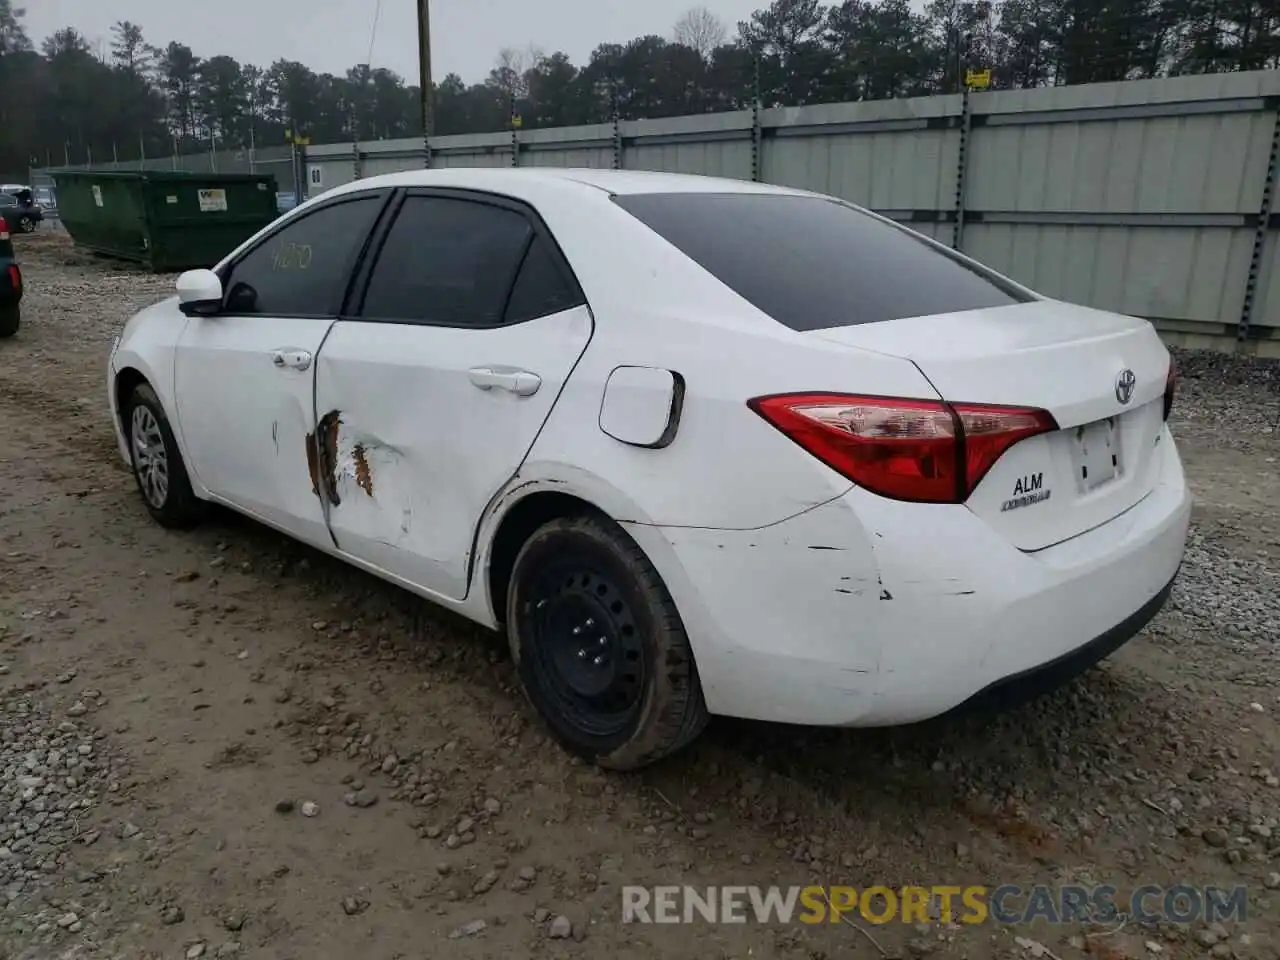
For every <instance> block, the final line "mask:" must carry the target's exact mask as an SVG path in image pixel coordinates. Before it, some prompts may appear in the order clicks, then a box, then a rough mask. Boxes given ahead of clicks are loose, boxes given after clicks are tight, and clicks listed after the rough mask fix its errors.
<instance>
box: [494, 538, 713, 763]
mask: <svg viewBox="0 0 1280 960" xmlns="http://www.w3.org/2000/svg"><path fill="white" fill-rule="evenodd" d="M507 636H508V640H509V641H510V644H511V653H512V657H513V659H514V660H515V663H516V667H517V670H518V672H519V677H520V682H521V685H522V686H523V688H524V691H525V695H526V696H527V697H528V698H529V700H530V702H531V703H532V704H533V706H534V708H535V709H536V710H537V711H538V712H539V713H540V714H541V715H542V717H543V718H544V719H545V720H546V722H547V724H548V725H549V727H550V728H551V731H552V733H553V734H554V735H555V737H556V739H557V740H559V741H560V743H561V744H562V745H563V746H564V747H565V748H566V749H568V750H569V751H571V752H572V753H575V754H577V755H579V756H582V757H584V758H586V759H588V760H590V761H592V762H593V763H596V764H598V765H599V766H601V767H607V768H610V769H614V770H628V769H634V768H637V767H641V766H645V765H646V764H649V763H652V762H654V761H655V760H659V759H661V758H662V757H664V756H666V755H668V754H670V753H673V752H674V751H676V750H678V749H680V748H681V747H683V746H685V745H686V744H687V743H689V742H690V741H691V740H693V739H694V738H695V737H696V736H697V735H698V734H699V733H701V732H702V729H703V727H705V726H706V723H707V718H708V717H707V708H706V704H705V702H704V701H703V697H702V688H701V686H700V685H699V682H698V672H697V668H696V666H695V664H694V660H693V651H692V649H691V648H690V645H689V638H688V636H687V635H686V633H685V630H684V625H683V623H682V622H681V620H680V615H679V613H678V611H677V610H676V606H675V602H674V601H673V600H672V599H671V595H670V594H669V593H668V592H667V589H666V586H665V585H664V584H663V582H662V579H661V578H660V577H659V576H658V572H657V570H655V569H654V568H653V565H652V564H651V563H650V562H649V560H648V558H647V557H646V556H645V555H644V552H643V551H642V550H641V549H640V548H639V546H637V544H636V543H635V541H633V540H632V539H631V538H630V537H629V536H627V534H626V532H625V531H623V530H622V528H621V527H619V526H618V525H617V524H616V523H614V522H612V521H611V520H607V519H605V518H603V517H594V516H579V517H568V518H563V519H558V520H553V521H551V522H549V523H547V524H546V525H544V526H543V527H541V528H540V529H539V530H538V531H537V532H535V533H534V534H533V536H531V537H530V538H529V540H528V541H527V542H526V543H525V545H524V547H523V548H522V549H521V551H520V553H519V555H518V556H517V557H516V562H515V568H514V570H513V571H512V576H511V585H510V588H509V590H508V593H507Z"/></svg>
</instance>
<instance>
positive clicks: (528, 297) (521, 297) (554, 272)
mask: <svg viewBox="0 0 1280 960" xmlns="http://www.w3.org/2000/svg"><path fill="white" fill-rule="evenodd" d="M583 303H585V300H584V299H583V297H582V295H581V294H580V293H579V292H578V289H577V285H576V284H574V283H572V282H571V281H570V280H569V278H568V277H567V276H565V272H564V268H563V267H562V266H561V264H560V261H559V259H558V258H557V257H556V254H555V251H554V250H553V249H552V246H551V241H549V240H547V239H546V238H544V237H541V236H535V237H534V238H533V243H531V244H530V245H529V250H528V252H527V253H526V254H525V255H524V262H523V263H521V264H520V272H519V273H517V274H516V282H515V286H513V287H512V288H511V297H510V299H509V300H508V301H507V313H506V317H505V319H506V322H507V323H520V322H521V321H523V320H535V319H537V318H538V317H545V316H547V315H549V314H552V313H559V312H560V311H561V310H568V309H570V308H571V307H577V306H581V305H582V304H583Z"/></svg>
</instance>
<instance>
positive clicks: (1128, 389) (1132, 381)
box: [1116, 367, 1138, 403]
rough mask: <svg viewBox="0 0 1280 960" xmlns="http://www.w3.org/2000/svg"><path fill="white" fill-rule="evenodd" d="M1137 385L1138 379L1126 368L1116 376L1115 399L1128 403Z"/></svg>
mask: <svg viewBox="0 0 1280 960" xmlns="http://www.w3.org/2000/svg"><path fill="white" fill-rule="evenodd" d="M1137 385H1138V378H1137V376H1136V375H1135V374H1134V372H1133V371H1132V370H1130V369H1128V368H1127V367H1126V368H1125V369H1124V370H1121V371H1120V372H1119V373H1117V374H1116V399H1117V400H1119V401H1120V402H1121V403H1128V402H1129V401H1130V400H1132V399H1133V388H1134V387H1136V386H1137Z"/></svg>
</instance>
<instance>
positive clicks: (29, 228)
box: [18, 217, 36, 233]
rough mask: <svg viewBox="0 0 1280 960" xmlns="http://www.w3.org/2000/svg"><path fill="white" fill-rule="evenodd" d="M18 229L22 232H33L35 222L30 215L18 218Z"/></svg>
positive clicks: (34, 230)
mask: <svg viewBox="0 0 1280 960" xmlns="http://www.w3.org/2000/svg"><path fill="white" fill-rule="evenodd" d="M18 229H19V230H20V231H21V232H22V233H35V232H36V222H35V221H34V220H32V219H31V218H30V217H22V218H21V219H19V220H18Z"/></svg>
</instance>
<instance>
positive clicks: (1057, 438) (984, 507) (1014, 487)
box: [811, 300, 1169, 550]
mask: <svg viewBox="0 0 1280 960" xmlns="http://www.w3.org/2000/svg"><path fill="white" fill-rule="evenodd" d="M811 335H812V336H815V337H819V338H822V339H830V340H834V341H836V342H838V343H847V344H851V345H856V346H860V347H864V348H866V349H869V350H878V351H882V352H885V353H889V354H895V355H900V356H904V357H906V358H908V359H910V360H911V361H912V362H913V363H915V365H916V366H917V367H919V368H920V369H921V370H922V371H923V372H924V374H925V376H927V377H928V378H929V381H930V383H932V384H933V386H934V387H935V389H936V390H937V391H938V394H939V395H940V396H942V397H943V398H944V399H946V400H949V401H952V402H964V401H974V402H981V403H989V404H1005V405H1010V406H1032V407H1039V408H1042V409H1045V410H1048V411H1049V412H1050V413H1051V414H1053V416H1054V419H1055V420H1056V421H1057V423H1058V426H1059V427H1060V428H1062V429H1061V430H1059V431H1058V432H1056V433H1052V434H1045V435H1042V436H1038V437H1032V438H1030V439H1027V440H1024V441H1022V442H1021V443H1019V444H1017V445H1016V446H1015V447H1014V448H1013V449H1011V450H1009V451H1008V452H1007V453H1006V454H1005V455H1004V456H1003V457H1001V458H1000V460H999V461H998V462H997V464H996V465H995V467H994V468H993V469H992V470H991V472H990V473H988V474H987V476H986V477H985V478H984V480H983V482H982V483H981V484H980V485H979V487H978V489H977V490H976V491H974V493H973V494H972V495H971V497H970V499H969V501H968V506H969V508H970V509H971V510H973V511H975V512H976V513H978V514H980V515H981V516H983V517H984V518H985V519H986V520H987V522H988V523H990V524H992V525H993V526H994V527H995V528H996V529H998V530H1000V531H1001V532H1002V533H1003V534H1004V535H1005V536H1006V537H1007V538H1008V539H1009V541H1010V542H1011V543H1013V544H1014V545H1015V546H1017V547H1019V548H1021V549H1024V550H1038V549H1042V548H1044V547H1047V546H1051V545H1052V544H1054V543H1060V542H1062V541H1063V540H1066V539H1068V538H1070V537H1073V536H1076V535H1077V534H1080V533H1083V532H1084V531H1086V530H1091V529H1093V528H1094V527H1096V526H1098V525H1099V524H1102V523H1105V522H1106V521H1108V520H1110V519H1111V518H1112V517H1114V516H1116V515H1118V514H1120V513H1122V512H1123V511H1125V510H1127V509H1129V508H1130V507H1131V506H1133V505H1134V504H1135V503H1137V502H1138V501H1139V500H1141V499H1142V497H1144V496H1146V494H1147V491H1149V490H1150V489H1151V488H1152V486H1153V485H1154V482H1155V463H1154V461H1155V456H1154V452H1155V444H1156V442H1157V439H1158V437H1159V435H1160V431H1161V429H1162V427H1163V426H1164V423H1163V419H1162V416H1161V414H1162V400H1163V397H1164V388H1165V373H1166V371H1167V370H1168V368H1169V352H1168V350H1166V349H1165V346H1164V344H1163V342H1161V340H1160V337H1159V335H1158V334H1157V333H1156V332H1155V329H1154V328H1153V327H1152V326H1151V324H1150V323H1148V322H1147V321H1145V320H1139V319H1136V318H1134V317H1124V316H1120V315H1118V314H1113V313H1104V312H1103V311H1101V310H1092V309H1090V308H1088V307H1080V306H1076V305H1074V304H1069V303H1062V302H1060V301H1056V300H1038V301H1036V302H1034V303H1024V304H1018V305H1016V306H1010V307H1000V308H997V309H994V310H970V311H967V312H966V313H964V314H963V315H961V314H941V315H938V316H932V317H909V318H906V319H902V320H890V321H888V322H885V323H868V324H862V325H859V326H849V327H840V328H836V329H832V330H821V331H813V332H812V334H811ZM904 347H905V349H904ZM1125 369H1129V370H1132V371H1133V373H1134V375H1135V378H1136V386H1135V388H1134V392H1133V395H1132V396H1131V397H1130V398H1129V399H1128V400H1127V401H1125V402H1123V403H1122V402H1120V400H1118V399H1117V397H1116V395H1115V391H1114V383H1115V378H1116V376H1117V375H1118V374H1119V373H1120V371H1122V370H1125ZM1108 418H1114V420H1115V429H1114V432H1113V433H1112V435H1111V437H1110V438H1106V437H1104V438H1103V439H1102V440H1101V441H1099V444H1098V446H1099V447H1101V446H1103V444H1104V443H1105V441H1106V440H1107V439H1111V440H1113V441H1114V442H1115V448H1114V450H1112V449H1107V450H1104V451H1103V452H1104V453H1107V454H1108V455H1109V454H1111V453H1114V454H1115V455H1116V458H1117V460H1116V463H1115V464H1114V468H1115V471H1116V475H1115V476H1114V477H1109V472H1108V477H1107V479H1106V482H1105V483H1099V480H1100V479H1102V478H1101V477H1100V476H1099V473H1098V471H1099V469H1100V468H1101V467H1102V466H1109V465H1105V464H1099V463H1095V464H1093V466H1094V475H1093V477H1092V478H1089V477H1082V476H1078V475H1077V474H1078V473H1079V466H1080V465H1081V464H1077V463H1076V462H1075V461H1077V460H1079V459H1080V455H1079V454H1078V453H1077V450H1076V448H1077V443H1078V441H1077V439H1076V437H1075V436H1074V433H1075V431H1073V430H1072V429H1071V428H1076V427H1083V426H1085V425H1087V424H1095V423H1099V422H1101V421H1106V420H1107V419H1108ZM1084 465H1085V466H1086V467H1087V466H1088V464H1084ZM1032 486H1034V490H1035V491H1039V492H1047V493H1048V494H1051V495H1050V496H1048V499H1046V500H1044V501H1043V502H1040V503H1037V504H1036V505H1035V509H1034V510H1028V509H1015V510H1008V511H1006V510H1002V507H1003V506H1004V504H1005V503H1006V502H1007V501H1009V500H1010V499H1012V498H1014V497H1015V496H1019V495H1021V494H1022V493H1024V492H1030V491H1029V490H1024V488H1026V487H1032Z"/></svg>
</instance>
